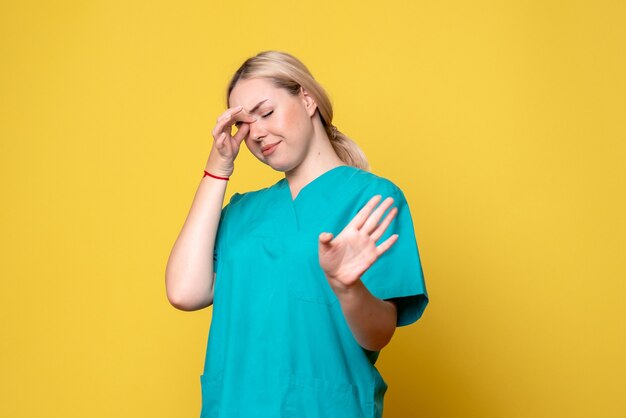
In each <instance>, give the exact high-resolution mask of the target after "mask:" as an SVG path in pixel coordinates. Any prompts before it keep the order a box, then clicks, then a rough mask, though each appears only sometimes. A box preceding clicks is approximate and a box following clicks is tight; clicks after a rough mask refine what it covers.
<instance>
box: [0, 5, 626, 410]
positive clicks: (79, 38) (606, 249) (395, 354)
mask: <svg viewBox="0 0 626 418" xmlns="http://www.w3.org/2000/svg"><path fill="white" fill-rule="evenodd" d="M625 5H626V3H624V2H623V1H614V2H609V1H591V0H589V1H554V0H549V1H546V0H541V1H539V0H537V1H519V2H501V1H495V0H494V1H480V0H479V1H467V2H462V1H408V0H407V1H404V2H402V1H396V0H390V1H384V2H369V3H368V2H363V1H344V2H333V1H328V0H321V1H316V2H296V1H291V0H290V1H284V0H273V1H269V2H260V1H258V2H257V1H255V2H242V1H236V2H227V1H223V2H208V1H205V2H201V1H195V2H164V1H104V0H101V1H58V2H52V1H50V2H46V1H38V2H35V1H6V0H3V1H2V2H0V54H1V55H0V56H1V60H2V65H1V66H0V95H1V97H0V98H1V100H0V138H1V148H0V155H1V160H0V163H1V166H0V182H1V185H0V186H1V189H2V217H1V220H0V222H1V224H0V227H1V231H2V248H1V251H0V257H1V259H0V262H1V267H2V271H1V276H2V282H1V285H2V288H1V293H0V295H1V296H0V298H1V299H0V302H1V303H0V318H1V321H2V322H1V324H2V329H1V337H0V350H1V353H0V361H1V370H0V385H1V387H0V416H2V417H7V418H14V417H16V418H17V417H92V418H98V417H196V416H198V413H199V409H200V381H199V375H200V373H201V371H202V365H203V361H204V350H205V345H206V337H207V332H208V327H209V322H210V310H203V311H200V312H195V313H184V312H179V311H176V310H175V309H174V308H172V307H170V306H169V305H168V303H167V300H166V298H165V291H164V271H165V265H166V262H167V257H168V255H169V252H170V250H171V247H172V245H173V243H174V240H175V239H176V237H177V235H178V232H179V231H180V228H181V226H182V223H183V222H184V220H185V217H186V215H187V211H188V209H189V206H190V204H191V201H192V198H193V195H194V193H195V190H196V187H197V186H198V183H199V181H200V177H201V174H202V170H203V168H204V164H205V161H206V157H207V156H208V152H209V149H210V146H211V142H212V139H211V137H210V131H211V129H212V127H213V123H214V121H215V118H216V117H217V115H219V113H221V112H222V111H223V109H224V98H223V95H224V94H223V93H224V89H225V86H226V83H227V81H228V80H229V78H230V76H231V74H232V73H233V72H234V70H235V69H236V68H237V66H238V65H239V64H240V63H241V62H242V61H243V60H244V59H245V58H247V57H248V56H250V55H253V54H255V53H256V52H258V51H261V50H265V49H279V50H285V51H289V52H291V53H293V54H295V55H296V56H298V57H299V58H301V59H302V60H303V61H304V62H305V63H306V64H307V65H308V66H309V68H310V69H311V71H312V72H313V74H314V75H315V76H316V78H318V80H320V81H321V83H322V84H323V85H324V86H325V87H326V89H327V90H328V91H329V93H330V94H331V97H332V99H333V102H334V104H335V112H336V119H335V122H336V125H337V126H338V127H339V128H340V129H341V130H342V131H344V132H345V133H346V134H348V135H349V136H351V137H353V138H354V139H355V140H356V141H357V142H358V143H359V144H360V145H361V147H362V148H363V150H364V151H365V152H366V154H367V156H368V157H369V160H370V162H371V165H372V168H373V171H374V172H375V173H377V174H379V175H382V176H384V177H387V178H389V179H391V180H393V181H394V182H395V183H396V184H398V185H399V186H400V187H401V188H402V189H403V190H404V191H405V193H406V196H407V198H408V201H409V203H410V205H411V210H412V214H413V217H414V222H415V229H416V235H417V238H418V243H419V246H420V250H421V255H422V259H423V266H424V270H425V274H426V280H427V286H428V290H429V293H430V296H431V304H430V306H429V308H428V309H427V311H426V313H425V315H424V317H423V318H422V320H420V321H419V322H418V323H417V324H414V325H412V326H410V327H406V328H400V329H399V330H398V331H397V333H396V335H395V336H394V339H393V341H392V343H391V345H390V346H388V347H387V348H385V349H384V350H383V352H382V354H381V358H380V360H379V363H378V365H379V367H380V369H381V372H382V374H383V376H384V377H385V379H386V380H387V382H388V383H389V386H390V388H389V391H388V393H387V397H386V413H385V416H386V417H387V418H393V417H397V418H400V417H431V418H435V417H436V418H439V417H493V418H500V417H568V418H573V417H591V416H596V417H624V416H626V384H625V380H626V355H625V353H626V303H625V299H626V297H625V295H626V280H625V279H626V267H625V260H624V258H625V253H626V252H625V238H624V237H625V236H626V228H625V221H624V214H625V213H626V201H625V192H624V191H625V190H626V174H625V171H626V170H625V168H624V166H625V162H624V161H625V157H626V146H625V145H624V141H625V140H626V128H625V115H626V76H625V75H626V53H625V51H626V50H625V47H624V45H625V44H626V43H625V42H626V25H624V22H625V21H626V6H625ZM278 178H279V174H278V173H274V172H272V171H271V170H270V169H269V168H267V167H265V166H262V165H261V164H260V163H259V162H258V161H256V160H254V159H253V157H251V155H250V153H249V152H248V150H247V149H245V148H244V149H242V152H241V156H240V158H239V160H238V163H237V166H236V173H235V175H234V176H233V179H232V181H231V183H230V185H229V189H228V193H227V194H228V195H230V194H232V193H233V192H235V191H239V192H243V191H246V190H251V189H257V188H260V187H264V186H266V185H269V184H271V183H273V182H274V181H276V180H277V179H278Z"/></svg>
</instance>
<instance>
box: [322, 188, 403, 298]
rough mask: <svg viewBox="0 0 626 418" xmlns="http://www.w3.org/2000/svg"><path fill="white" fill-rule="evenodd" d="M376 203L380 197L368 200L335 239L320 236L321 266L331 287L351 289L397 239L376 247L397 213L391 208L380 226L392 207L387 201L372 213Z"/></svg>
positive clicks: (391, 239) (323, 234) (394, 237)
mask: <svg viewBox="0 0 626 418" xmlns="http://www.w3.org/2000/svg"><path fill="white" fill-rule="evenodd" d="M379 200H380V196H374V197H373V198H372V199H370V201H369V202H368V203H367V204H366V205H365V206H364V207H363V209H361V210H360V211H359V213H357V215H356V216H355V217H354V219H352V221H350V223H349V224H348V225H347V226H346V227H345V228H344V229H343V231H341V233H340V234H339V235H337V237H335V238H334V239H332V238H333V237H332V234H328V233H322V234H321V235H320V238H319V261H320V266H321V267H322V270H324V273H325V274H326V277H327V278H328V280H329V281H330V283H331V285H337V286H343V287H349V286H351V285H353V284H354V283H355V282H357V281H358V280H359V279H360V277H361V276H362V275H363V273H365V272H366V271H367V269H369V268H370V267H371V266H372V264H374V262H376V260H377V259H378V257H379V256H380V255H382V254H383V253H384V252H385V251H387V250H388V249H389V248H390V247H391V246H392V245H393V244H394V242H395V241H396V239H397V235H392V236H391V237H389V238H388V239H387V240H385V241H384V242H383V243H381V244H380V245H378V246H377V245H376V242H377V241H378V240H379V239H380V237H381V236H382V235H383V233H384V232H385V230H386V229H387V227H388V226H389V224H390V223H391V220H392V219H393V217H394V216H395V215H396V212H397V209H396V208H393V209H392V210H391V211H390V212H389V214H388V215H387V216H386V217H385V219H384V220H383V221H382V222H381V223H380V224H379V221H380V218H381V217H382V215H383V213H384V212H385V211H386V210H387V209H388V208H389V207H390V206H391V204H392V203H393V199H391V198H388V199H386V200H385V201H384V202H383V203H382V204H381V205H380V206H379V207H378V208H376V210H375V211H374V212H372V210H373V208H374V207H375V206H376V204H377V203H378V201H379Z"/></svg>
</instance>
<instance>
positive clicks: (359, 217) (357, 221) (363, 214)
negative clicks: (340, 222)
mask: <svg viewBox="0 0 626 418" xmlns="http://www.w3.org/2000/svg"><path fill="white" fill-rule="evenodd" d="M380 199H382V196H381V195H379V194H377V195H376V196H374V197H372V198H371V199H370V200H369V202H367V204H365V206H363V208H362V209H361V210H360V211H359V212H358V213H357V214H356V215H355V216H354V218H352V220H351V221H350V223H348V225H347V227H350V228H355V229H361V227H362V226H363V224H364V223H365V221H366V220H367V218H368V217H369V216H370V213H372V209H374V207H375V206H376V204H377V203H378V202H379V201H380Z"/></svg>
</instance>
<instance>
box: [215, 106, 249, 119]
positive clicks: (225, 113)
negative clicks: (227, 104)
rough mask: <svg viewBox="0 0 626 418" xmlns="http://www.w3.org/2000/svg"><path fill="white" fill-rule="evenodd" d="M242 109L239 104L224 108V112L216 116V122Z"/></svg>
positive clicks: (228, 117)
mask: <svg viewBox="0 0 626 418" xmlns="http://www.w3.org/2000/svg"><path fill="white" fill-rule="evenodd" d="M242 110H243V106H241V105H239V106H236V107H231V108H230V109H226V110H225V111H224V113H222V114H221V115H219V116H218V118H217V122H221V121H223V120H225V119H230V118H231V117H232V116H233V115H236V114H237V113H239V112H241V111H242Z"/></svg>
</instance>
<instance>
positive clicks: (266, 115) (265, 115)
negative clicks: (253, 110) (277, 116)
mask: <svg viewBox="0 0 626 418" xmlns="http://www.w3.org/2000/svg"><path fill="white" fill-rule="evenodd" d="M272 113H274V111H273V110H272V111H270V112H268V113H266V114H264V115H263V117H264V118H266V117H268V116H269V115H271V114H272Z"/></svg>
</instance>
